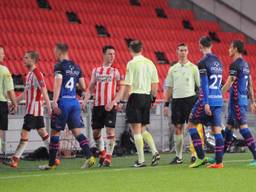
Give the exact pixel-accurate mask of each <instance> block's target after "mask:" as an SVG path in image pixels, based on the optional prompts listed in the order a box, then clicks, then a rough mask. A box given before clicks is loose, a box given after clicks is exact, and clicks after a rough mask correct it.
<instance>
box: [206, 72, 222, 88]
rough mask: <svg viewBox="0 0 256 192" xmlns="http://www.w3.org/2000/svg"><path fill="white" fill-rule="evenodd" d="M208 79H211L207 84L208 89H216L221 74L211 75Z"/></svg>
mask: <svg viewBox="0 0 256 192" xmlns="http://www.w3.org/2000/svg"><path fill="white" fill-rule="evenodd" d="M210 79H213V82H212V84H211V85H210V86H209V88H210V89H218V88H219V87H220V85H221V80H222V75H215V74H214V75H211V76H210Z"/></svg>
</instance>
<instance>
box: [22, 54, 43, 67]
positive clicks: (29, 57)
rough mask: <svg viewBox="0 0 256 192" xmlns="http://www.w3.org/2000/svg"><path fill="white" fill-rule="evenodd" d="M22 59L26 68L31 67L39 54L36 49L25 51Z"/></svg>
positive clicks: (36, 61)
mask: <svg viewBox="0 0 256 192" xmlns="http://www.w3.org/2000/svg"><path fill="white" fill-rule="evenodd" d="M23 60H24V65H25V67H26V68H27V69H33V67H34V65H35V64H37V63H38V61H39V54H38V52H36V51H27V52H26V53H25V55H24V58H23Z"/></svg>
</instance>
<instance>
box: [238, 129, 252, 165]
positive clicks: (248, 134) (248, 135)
mask: <svg viewBox="0 0 256 192" xmlns="http://www.w3.org/2000/svg"><path fill="white" fill-rule="evenodd" d="M240 133H241V135H242V136H243V137H244V139H245V141H246V143H247V146H248V148H249V149H250V151H251V152H252V154H253V158H254V159H255V160H256V145H255V140H254V138H253V136H252V134H251V132H250V130H249V129H248V128H242V129H240Z"/></svg>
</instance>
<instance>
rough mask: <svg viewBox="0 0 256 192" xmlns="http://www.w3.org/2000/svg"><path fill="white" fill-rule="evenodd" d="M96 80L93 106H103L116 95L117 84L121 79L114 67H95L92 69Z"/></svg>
mask: <svg viewBox="0 0 256 192" xmlns="http://www.w3.org/2000/svg"><path fill="white" fill-rule="evenodd" d="M92 78H93V81H94V82H96V88H95V94H94V95H95V100H94V106H104V105H107V104H108V103H110V102H111V101H112V100H113V99H114V98H115V95H116V90H117V85H118V83H119V81H120V80H122V79H123V77H122V76H121V74H120V72H119V70H118V69H117V68H115V67H111V66H110V67H105V66H101V67H97V68H94V69H93V71H92Z"/></svg>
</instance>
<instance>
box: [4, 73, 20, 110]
mask: <svg viewBox="0 0 256 192" xmlns="http://www.w3.org/2000/svg"><path fill="white" fill-rule="evenodd" d="M4 85H5V90H6V91H7V96H8V98H9V99H10V100H11V107H10V111H11V112H13V113H16V112H17V111H18V104H17V101H16V95H15V92H14V85H13V79H12V75H11V73H10V72H9V71H7V74H6V75H5V77H4Z"/></svg>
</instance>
